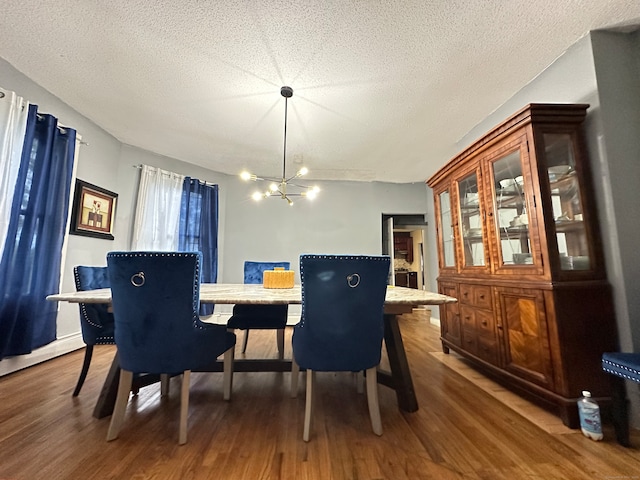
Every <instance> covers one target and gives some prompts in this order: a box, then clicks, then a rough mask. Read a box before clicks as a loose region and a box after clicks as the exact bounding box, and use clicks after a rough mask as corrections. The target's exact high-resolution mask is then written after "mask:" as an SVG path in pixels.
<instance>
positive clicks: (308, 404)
mask: <svg viewBox="0 0 640 480" xmlns="http://www.w3.org/2000/svg"><path fill="white" fill-rule="evenodd" d="M315 375H316V372H314V371H313V370H307V394H306V395H307V398H306V399H305V406H304V432H303V433H302V439H303V440H304V441H305V442H308V441H309V434H310V433H311V422H312V419H313V407H314V397H315V391H314V383H315Z"/></svg>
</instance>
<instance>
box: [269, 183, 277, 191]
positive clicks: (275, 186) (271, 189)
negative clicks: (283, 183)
mask: <svg viewBox="0 0 640 480" xmlns="http://www.w3.org/2000/svg"><path fill="white" fill-rule="evenodd" d="M269 190H270V191H272V192H277V191H278V185H276V184H275V183H272V184H271V185H269Z"/></svg>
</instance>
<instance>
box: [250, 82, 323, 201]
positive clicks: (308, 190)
mask: <svg viewBox="0 0 640 480" xmlns="http://www.w3.org/2000/svg"><path fill="white" fill-rule="evenodd" d="M280 95H282V96H283V97H284V150H283V154H282V177H281V178H273V177H258V176H257V175H253V174H251V173H249V172H247V171H246V170H245V171H243V172H242V173H241V174H240V178H242V179H243V180H245V181H253V182H256V181H258V180H261V181H265V182H271V184H270V185H269V187H268V189H267V190H265V191H262V192H255V193H254V194H253V195H252V198H253V199H254V200H256V201H258V200H262V199H263V198H267V197H274V198H278V197H279V198H282V199H283V200H286V201H287V203H288V204H289V205H293V200H291V198H290V197H306V198H308V199H309V200H313V199H314V198H316V196H317V195H318V192H320V189H319V188H318V187H316V186H314V187H308V186H306V185H299V184H297V183H292V180H295V179H296V178H299V177H302V176H304V175H306V174H307V173H308V172H309V170H307V169H306V168H305V167H302V168H301V169H300V170H298V171H297V172H296V174H295V175H293V176H292V177H288V178H287V106H288V103H287V101H288V100H289V98H291V97H292V96H293V88H291V87H282V88H281V89H280ZM290 187H294V188H297V189H302V191H298V192H292V191H291V189H290Z"/></svg>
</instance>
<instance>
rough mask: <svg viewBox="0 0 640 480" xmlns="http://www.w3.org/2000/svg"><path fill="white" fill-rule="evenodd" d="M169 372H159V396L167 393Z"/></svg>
mask: <svg viewBox="0 0 640 480" xmlns="http://www.w3.org/2000/svg"><path fill="white" fill-rule="evenodd" d="M169 380H170V377H169V374H168V373H161V374H160V396H161V397H166V396H167V395H169Z"/></svg>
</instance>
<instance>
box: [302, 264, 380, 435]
mask: <svg viewBox="0 0 640 480" xmlns="http://www.w3.org/2000/svg"><path fill="white" fill-rule="evenodd" d="M389 265H390V258H389V257H388V256H366V255H302V256H301V257H300V278H301V279H302V316H301V319H300V323H298V324H297V325H296V326H295V327H294V330H293V339H292V346H293V362H292V372H291V394H292V396H293V397H295V396H296V395H297V391H298V372H299V369H300V368H301V369H304V370H306V372H307V383H306V391H307V393H306V401H305V415H304V433H303V437H302V438H303V439H304V441H305V442H308V441H309V434H310V430H311V420H312V416H313V404H314V390H315V389H314V382H315V372H341V371H346V372H360V371H365V376H366V377H365V378H366V385H367V402H368V405H369V416H370V418H371V426H372V428H373V432H374V433H375V434H376V435H382V422H381V420H380V407H379V404H378V384H377V372H376V367H377V366H378V364H379V363H380V358H381V355H382V339H383V336H384V301H385V296H386V291H387V278H388V275H389Z"/></svg>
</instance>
